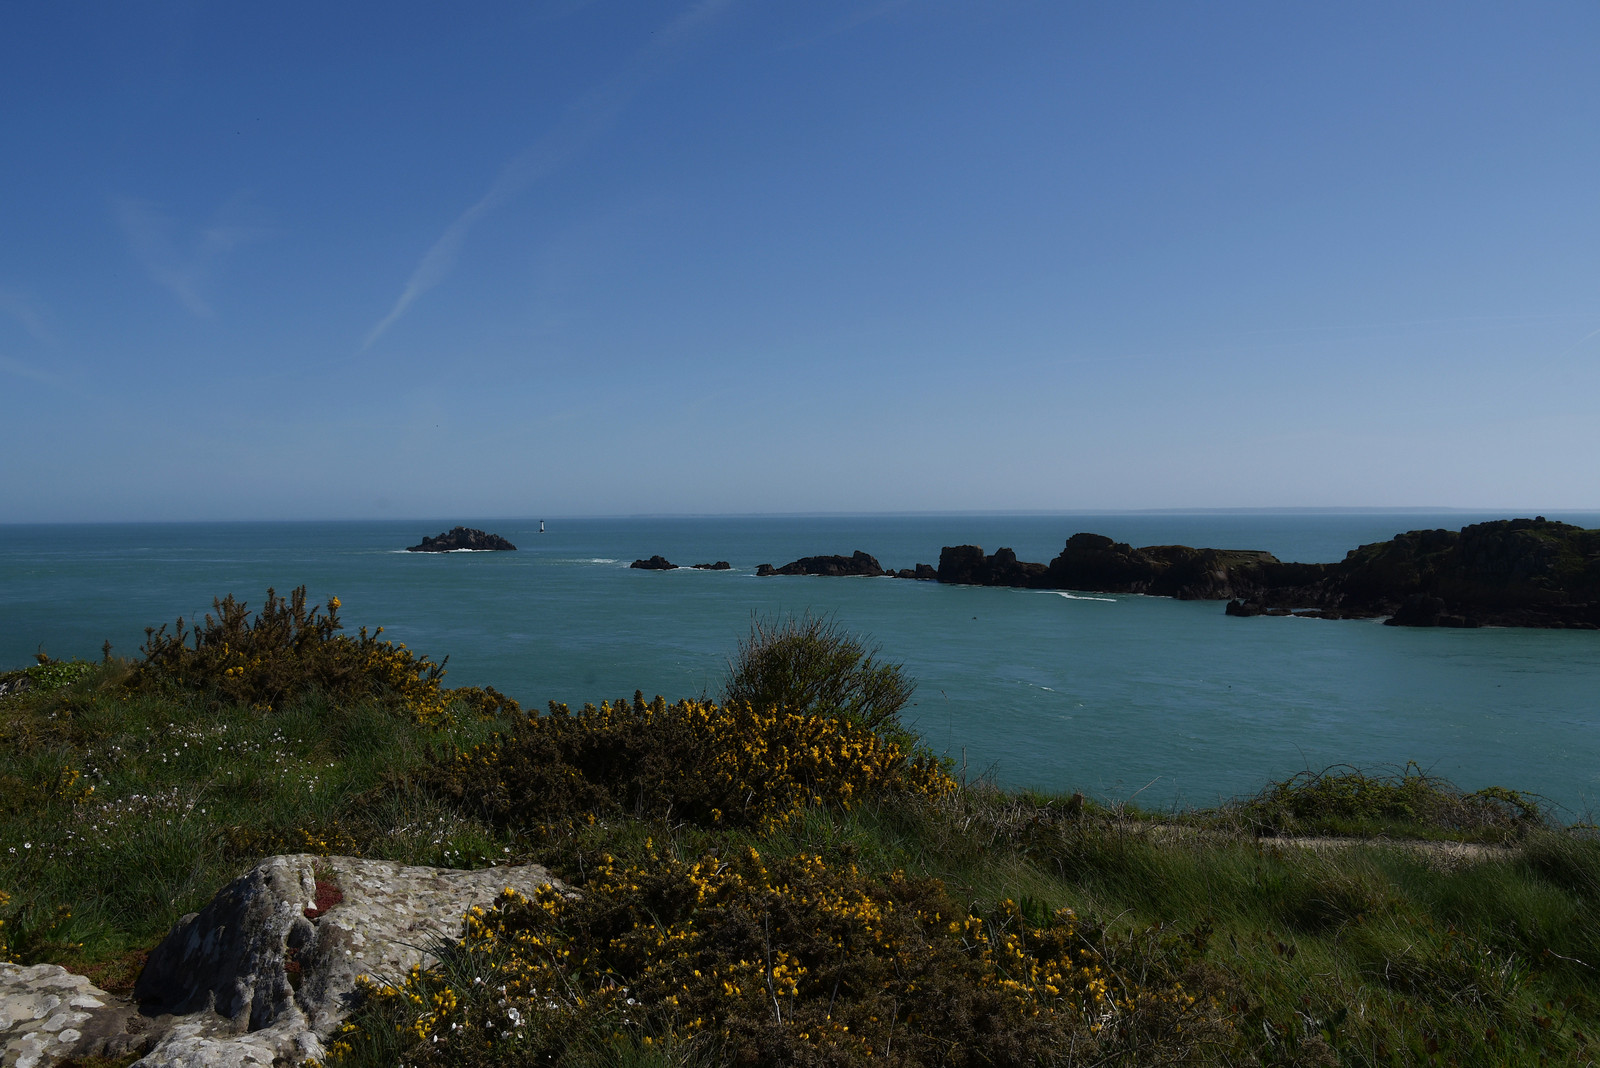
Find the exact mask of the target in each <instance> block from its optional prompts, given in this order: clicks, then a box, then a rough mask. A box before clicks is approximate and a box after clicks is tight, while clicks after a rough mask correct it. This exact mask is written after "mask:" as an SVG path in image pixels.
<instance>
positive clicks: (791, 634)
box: [722, 615, 917, 747]
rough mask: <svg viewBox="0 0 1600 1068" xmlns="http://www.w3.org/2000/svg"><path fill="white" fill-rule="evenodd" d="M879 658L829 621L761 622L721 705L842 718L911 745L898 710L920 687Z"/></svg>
mask: <svg viewBox="0 0 1600 1068" xmlns="http://www.w3.org/2000/svg"><path fill="white" fill-rule="evenodd" d="M877 656H878V649H877V648H876V647H871V648H869V647H868V646H866V645H865V644H863V643H862V642H861V641H860V640H859V639H857V638H855V637H853V636H851V635H849V634H846V633H845V632H844V631H842V630H840V629H839V627H838V626H837V625H836V624H835V623H834V622H833V621H832V620H830V619H823V618H818V617H816V616H809V615H807V616H802V617H800V618H798V619H795V618H789V619H785V620H783V621H782V622H765V621H762V620H759V619H758V620H755V621H754V622H753V623H752V624H751V626H750V636H749V637H748V638H746V639H745V640H744V641H741V642H740V643H739V649H738V651H737V652H736V653H735V654H734V657H733V659H732V660H731V661H730V662H729V664H728V674H727V678H726V680H725V681H724V683H723V687H722V703H723V704H724V705H730V706H731V705H741V704H748V705H751V706H752V707H754V708H757V709H768V708H777V709H783V710H785V711H789V712H798V713H800V714H801V715H806V716H822V717H834V718H838V719H844V720H848V721H849V722H851V723H854V724H857V725H859V726H862V727H865V728H867V729H868V730H870V731H872V732H874V733H875V734H880V735H882V736H883V737H885V738H888V739H890V740H892V741H895V742H898V743H899V744H901V745H902V746H906V747H909V746H910V745H911V744H912V742H913V736H912V735H911V734H910V732H909V731H906V730H905V729H904V728H903V727H901V725H900V710H901V709H902V708H904V707H905V706H906V704H907V703H908V702H909V701H910V700H911V695H912V694H913V693H914V692H915V691H916V688H917V687H916V683H915V682H914V681H912V680H911V679H910V678H908V677H906V674H905V672H904V671H903V670H902V669H901V665H899V664H888V663H884V662H882V661H880V660H878V659H877Z"/></svg>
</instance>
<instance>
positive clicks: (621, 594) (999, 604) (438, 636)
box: [0, 512, 1600, 819]
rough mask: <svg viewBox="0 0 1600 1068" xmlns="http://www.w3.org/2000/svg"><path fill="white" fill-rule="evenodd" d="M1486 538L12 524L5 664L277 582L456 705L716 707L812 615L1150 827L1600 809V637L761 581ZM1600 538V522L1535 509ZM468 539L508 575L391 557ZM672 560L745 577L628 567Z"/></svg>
mask: <svg viewBox="0 0 1600 1068" xmlns="http://www.w3.org/2000/svg"><path fill="white" fill-rule="evenodd" d="M1506 517H1507V516H1506V515H1505V514H1503V513H1501V514H1495V515H1487V514H1485V515H1478V514H1470V513H1460V512H1452V513H1443V514H1441V513H1396V512H1382V513H1343V512H1340V513H1289V514H1268V513H1199V514H1166V513H1141V514H1130V515H1118V514H1070V515H1049V516H1039V515H1027V516H976V515H952V516H924V515H919V516H807V517H760V518H729V517H715V518H631V519H563V518H560V517H556V516H546V517H544V518H545V521H546V524H547V533H545V534H543V535H541V534H539V533H537V531H538V526H539V519H538V518H537V517H533V518H528V519H515V520H507V519H498V520H489V519H481V518H475V517H471V516H461V517H451V518H448V519H432V520H405V521H372V522H367V521H362V522H319V523H311V522H294V523H289V522H284V523H196V524H122V525H117V524H107V525H59V526H24V525H10V526H0V667H11V666H22V665H24V664H26V663H30V662H31V660H32V656H33V653H34V652H35V650H36V649H40V648H42V649H44V650H45V651H47V652H48V653H50V654H51V655H52V656H57V657H72V656H77V657H86V658H96V657H98V656H99V654H100V647H101V643H102V642H103V641H105V640H107V639H109V640H110V641H111V643H112V645H113V647H114V650H115V651H116V652H117V653H119V654H121V655H125V656H132V655H136V653H137V650H138V648H139V645H140V644H141V642H142V641H143V640H144V628H145V627H146V626H150V625H157V624H160V623H164V622H165V623H170V622H171V621H172V620H173V619H174V618H176V617H177V616H179V615H183V616H185V617H188V618H194V617H196V616H198V615H201V614H203V613H204V612H205V611H207V610H209V608H210V606H211V600H212V598H213V597H215V596H221V595H222V594H225V593H230V592H231V593H233V594H235V595H236V596H238V597H239V598H241V599H243V600H245V601H247V602H249V603H250V604H251V605H252V606H255V605H259V604H260V602H261V599H262V597H263V594H264V592H265V590H266V589H267V588H268V587H269V586H270V587H274V588H276V589H277V590H278V591H279V592H280V593H286V592H287V591H289V590H290V589H292V588H293V587H295V586H298V585H301V584H304V585H306V586H308V587H309V590H310V594H311V596H312V597H313V598H315V599H318V600H326V599H327V598H328V597H329V596H333V595H337V596H338V597H339V598H340V599H341V600H342V601H343V604H344V608H343V610H342V615H343V617H344V620H345V622H346V624H347V625H348V626H349V627H350V628H351V629H352V630H353V629H354V628H355V627H357V626H360V625H367V626H369V627H374V626H380V625H381V626H383V627H384V628H385V635H386V636H387V637H391V638H394V639H396V640H398V641H402V642H405V643H406V644H407V645H409V646H410V647H411V648H412V649H414V650H417V651H419V652H424V653H427V654H429V655H430V656H431V657H433V658H434V659H435V660H438V659H441V658H443V657H445V656H446V655H448V656H449V658H450V659H449V667H448V672H449V673H448V676H447V678H446V682H447V683H448V684H450V685H458V686H459V685H468V684H479V685H483V684H488V685H493V686H495V687H497V688H499V689H501V690H503V691H505V692H507V693H509V694H511V695H512V696H514V697H516V698H518V699H519V700H521V701H523V702H524V703H525V704H531V705H534V706H536V707H537V706H542V705H543V704H544V703H545V702H546V701H548V700H552V699H554V700H558V701H564V702H569V703H571V704H574V705H577V704H581V703H583V702H584V701H591V700H592V701H599V700H601V699H603V698H612V697H617V696H619V695H631V694H632V693H633V691H634V690H635V689H642V690H644V691H645V693H646V694H654V693H661V694H664V695H666V696H667V697H669V698H675V697H681V696H698V695H701V694H715V693H716V692H717V690H718V688H719V686H720V682H721V677H722V674H723V671H724V669H725V665H726V660H727V657H728V655H729V654H730V653H731V652H732V651H733V649H734V647H735V645H736V643H737V641H738V639H739V638H740V637H741V636H743V635H745V634H747V633H748V631H749V627H750V622H751V620H752V618H753V617H755V616H771V615H774V614H781V613H800V612H807V611H809V612H812V613H821V614H827V615H831V616H833V617H835V618H836V619H837V621H838V622H839V623H840V624H841V625H843V626H844V627H845V628H847V629H849V630H851V631H855V632H859V633H864V634H866V635H869V636H870V637H871V638H872V640H873V641H875V642H876V643H877V644H879V645H880V646H881V647H882V650H883V652H884V654H885V655H886V656H888V657H889V658H890V659H893V660H898V661H901V662H903V663H904V665H905V668H906V670H907V671H908V672H909V673H910V674H911V675H912V676H914V677H915V678H916V679H917V680H918V683H919V689H918V692H917V697H916V704H915V707H914V708H913V709H912V710H911V713H910V718H911V720H912V721H913V722H914V724H915V725H916V726H917V727H918V728H919V729H920V730H921V731H922V732H923V734H924V736H925V737H926V738H927V740H928V741H929V742H930V743H932V745H933V746H934V748H935V749H938V750H941V751H945V752H948V753H950V754H951V755H952V756H953V757H954V758H955V759H956V760H957V761H958V762H963V763H964V765H965V767H966V769H967V774H968V775H969V776H977V775H979V774H990V775H992V776H993V777H994V778H995V779H996V780H997V781H999V782H1000V783H1002V784H1005V785H1008V786H1036V787H1043V788H1048V789H1051V790H1071V789H1081V790H1083V791H1085V792H1086V793H1090V794H1092V795H1098V796H1101V797H1104V798H1110V799H1126V798H1129V797H1134V796H1137V799H1138V801H1139V802H1140V803H1141V804H1145V805H1154V804H1173V803H1177V804H1211V803H1214V802H1216V801H1217V800H1218V799H1219V798H1223V797H1230V796H1234V795H1238V794H1242V793H1250V792H1253V791H1255V790H1257V789H1259V788H1260V787H1261V786H1262V785H1263V784H1264V783H1265V782H1267V781H1268V780H1270V779H1274V778H1282V777H1285V776H1287V775H1290V774H1292V773H1294V772H1296V771H1299V770H1302V769H1307V768H1310V769H1321V768H1323V767H1325V766H1328V765H1331V764H1335V763H1340V762H1347V763H1352V764H1356V765H1360V766H1362V767H1366V768H1378V767H1380V766H1383V765H1401V764H1404V763H1405V762H1406V761H1408V760H1415V761H1417V762H1419V763H1420V764H1421V765H1422V766H1423V767H1424V768H1425V769H1428V770H1430V771H1432V772H1433V773H1435V774H1439V775H1444V776H1447V777H1449V778H1451V779H1453V780H1455V781H1456V782H1457V783H1459V784H1460V785H1462V786H1466V787H1470V788H1476V787H1481V786H1487V785H1503V786H1509V787H1513V788H1518V789H1526V790H1532V791H1535V792H1537V793H1541V794H1543V795H1545V796H1546V797H1548V798H1550V799H1551V800H1552V801H1554V802H1556V803H1558V804H1559V805H1561V806H1563V808H1564V809H1565V813H1564V815H1565V818H1567V819H1580V818H1586V817H1587V813H1588V811H1589V808H1590V806H1591V805H1593V804H1594V803H1595V802H1596V800H1597V799H1600V633H1595V632H1576V631H1539V630H1519V629H1485V630H1474V631H1449V630H1412V629H1405V628H1394V627H1384V626H1381V625H1380V624H1378V623H1377V622H1364V621H1337V622H1330V621H1324V620H1311V619H1276V618H1255V619H1232V618H1228V617H1226V616H1225V615H1224V614H1223V611H1222V605H1221V604H1220V603H1219V602H1214V601H1198V602H1196V601H1191V602H1179V601H1171V600H1165V599H1160V598H1146V597H1126V596H1117V597H1109V598H1106V597H1098V596H1067V595H1063V594H1060V593H1056V592H1046V591H1025V590H1006V589H980V588H970V587H958V586H940V585H937V584H934V583H927V582H912V581H905V580H898V579H837V578H834V579H830V578H765V579H758V578H756V577H755V576H754V571H755V567H756V565H757V564H762V563H772V564H777V565H781V564H784V563H787V562H788V561H790V560H792V559H795V558H796V557H799V556H805V555H813V554H819V553H849V552H851V551H853V550H856V549H862V550H865V551H867V552H869V553H872V554H873V555H875V556H877V557H878V559H879V560H880V561H881V562H882V563H883V565H884V566H885V567H888V568H900V567H909V566H911V565H913V564H916V563H919V562H922V563H937V562H938V557H939V549H940V547H941V546H943V545H957V544H968V543H970V544H977V545H981V546H983V547H984V549H985V550H986V551H991V552H992V551H993V550H995V549H997V548H1000V547H1002V546H1009V547H1011V548H1013V549H1015V550H1016V551H1017V553H1018V555H1019V556H1020V557H1022V558H1023V559H1027V560H1040V561H1048V560H1049V559H1050V558H1052V557H1053V556H1055V555H1056V553H1058V552H1059V551H1060V549H1061V546H1062V544H1063V543H1064V542H1065V541H1066V539H1067V538H1068V537H1069V536H1070V535H1071V534H1073V533H1075V532H1077V531H1080V530H1089V531H1094V532H1096V533H1101V534H1107V535H1110V536H1111V537H1113V538H1116V539H1118V540H1123V541H1129V542H1132V543H1133V544H1135V545H1149V544H1171V543H1181V544H1188V545H1203V546H1215V547H1220V548H1248V549H1266V550H1268V551H1270V552H1273V553H1275V554H1276V555H1277V556H1279V557H1280V558H1281V559H1285V560H1309V561H1325V560H1336V559H1339V558H1341V557H1342V556H1343V555H1344V554H1345V552H1346V551H1348V550H1349V549H1352V548H1354V547H1355V546H1357V545H1359V544H1362V543H1365V542H1371V541H1378V540H1382V539H1385V538H1389V537H1392V536H1393V535H1394V534H1396V533H1398V532H1400V531H1404V530H1410V529H1417V528H1423V527H1452V528H1455V527H1460V526H1462V525H1464V524H1466V523H1471V522H1477V521H1480V520H1483V519H1491V518H1506ZM1549 517H1550V518H1552V519H1563V520H1566V521H1568V522H1573V523H1578V524H1580V525H1583V526H1589V527H1593V526H1600V513H1567V514H1561V513H1549ZM457 524H464V525H468V526H476V527H481V528H483V529H486V530H490V531H493V532H495V533H499V534H502V535H504V536H505V537H507V538H509V539H510V540H511V541H513V542H514V543H516V544H517V545H518V546H519V550H520V551H518V552H515V553H452V554H443V555H435V554H419V553H406V552H403V551H400V550H402V549H403V547H404V546H406V545H412V544H415V543H416V542H418V541H419V540H420V539H421V537H422V536H423V535H424V534H428V535H432V534H437V533H439V532H440V531H441V530H444V529H446V528H447V527H450V526H454V525H457ZM655 553H660V554H661V555H663V556H666V557H667V558H668V559H670V560H672V561H673V562H674V563H678V564H695V563H709V562H711V561H715V560H727V561H729V562H730V563H731V564H732V565H733V570H731V571H724V572H702V571H692V570H681V571H672V572H647V571H635V570H630V569H629V568H628V564H629V562H631V561H632V560H634V559H635V558H638V557H648V556H650V555H652V554H655Z"/></svg>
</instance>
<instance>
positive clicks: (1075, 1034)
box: [343, 847, 1226, 1066]
mask: <svg viewBox="0 0 1600 1068" xmlns="http://www.w3.org/2000/svg"><path fill="white" fill-rule="evenodd" d="M1117 941H1118V940H1116V939H1110V938H1108V937H1107V935H1106V932H1105V931H1104V930H1103V929H1102V928H1100V927H1098V926H1096V925H1093V924H1086V923H1083V922H1081V921H1080V920H1079V919H1078V917H1077V916H1076V915H1074V914H1073V913H1072V912H1071V911H1070V910H1065V909H1063V910H1059V911H1057V912H1055V913H1053V914H1050V915H1047V916H1043V917H1040V918H1039V920H1038V921H1037V922H1036V921H1034V920H1032V919H1030V918H1029V917H1027V916H1025V915H1024V913H1023V910H1022V909H1020V908H1019V907H1018V906H1016V905H1015V904H1014V903H1012V902H1010V901H1006V902H1003V903H1002V904H1001V905H1000V906H999V907H998V908H997V909H995V910H993V911H991V912H988V913H980V912H975V911H973V910H971V909H969V908H966V907H963V906H961V905H958V904H957V903H956V902H955V901H954V900H952V899H951V898H950V896H949V895H948V894H947V893H946V891H945V888H944V886H943V884H942V883H940V882H939V881H938V880H935V879H929V878H925V877H907V876H905V875H903V874H901V873H898V872H897V873H894V874H891V875H887V876H883V877H870V876H867V875H864V874H863V873H861V872H860V871H858V870H856V869H855V867H854V866H851V865H837V864H829V863H827V862H825V861H824V860H823V858H821V857H820V856H815V855H807V854H804V853H801V854H798V855H794V856H789V857H785V858H782V859H774V860H771V861H769V860H767V859H766V858H763V857H762V855H761V854H760V853H758V852H757V851H756V850H755V849H752V848H748V847H746V848H745V849H742V850H738V851H736V852H734V853H733V854H732V855H730V856H727V857H724V856H720V855H717V854H714V853H713V854H706V855H702V856H700V857H697V858H695V859H693V860H692V861H685V860H680V859H677V858H674V857H671V856H661V855H656V854H654V853H652V854H651V855H649V856H648V857H647V858H645V859H644V861H643V862H642V863H632V864H628V863H624V862H621V861H617V860H615V859H613V858H610V857H607V858H605V860H604V861H603V863H602V864H601V865H600V867H599V868H598V870H596V871H595V872H594V873H593V874H592V876H591V877H590V878H589V879H588V881H587V882H586V883H585V884H584V885H583V887H582V890H581V892H580V893H578V894H574V895H566V894H563V893H560V892H558V891H556V890H554V889H552V888H549V887H545V888H542V889H541V890H540V891H539V892H537V893H536V894H535V895H534V896H533V897H532V898H531V899H530V898H527V897H523V896H522V895H520V894H517V893H516V892H514V891H509V890H508V891H506V892H505V893H504V894H503V895H502V896H501V898H500V900H499V901H498V902H497V903H496V904H495V905H494V906H493V907H492V908H488V909H484V908H475V909H473V911H472V912H471V913H470V914H469V915H468V917H467V927H466V934H465V937H464V938H463V940H462V941H461V942H460V943H459V944H458V946H457V947H456V949H455V951H454V957H455V958H456V959H455V960H454V962H453V963H450V964H448V965H446V966H445V967H443V968H441V969H436V970H433V971H428V972H425V971H423V970H421V969H418V970H415V971H413V972H412V974H411V976H410V978H409V979H408V981H407V982H406V983H405V984H404V985H403V986H402V987H400V988H384V989H378V988H373V989H372V991H371V992H372V994H373V997H372V999H371V1001H370V1002H369V1005H368V1007H367V1009H366V1010H365V1011H364V1012H363V1013H362V1014H361V1015H360V1016H358V1017H357V1019H356V1021H355V1023H354V1024H353V1026H351V1027H350V1029H349V1030H348V1031H347V1032H346V1033H345V1035H344V1036H343V1039H344V1047H343V1052H346V1053H351V1054H355V1053H357V1051H358V1050H359V1049H361V1048H363V1047H366V1046H368V1045H369V1044H371V1043H372V1042H373V1041H374V1039H376V1040H377V1041H380V1042H387V1041H389V1040H391V1038H392V1037H393V1036H398V1038H399V1039H400V1040H401V1041H400V1047H401V1048H400V1049H398V1050H395V1051H394V1052H396V1053H397V1054H398V1059H399V1060H400V1061H401V1062H403V1063H407V1064H463V1063H472V1061H473V1060H475V1059H477V1058H479V1057H484V1058H487V1059H494V1060H496V1062H497V1063H511V1061H512V1060H514V1059H516V1058H517V1057H521V1058H525V1059H528V1060H532V1059H541V1060H542V1059H550V1060H555V1061H558V1062H564V1055H565V1053H566V1046H567V1044H568V1043H569V1042H570V1041H571V1039H572V1036H574V1035H580V1034H585V1033H588V1034H593V1033H594V1032H596V1031H597V1030H599V1031H602V1032H603V1031H605V1030H611V1031H614V1032H617V1033H618V1035H619V1037H622V1038H624V1039H625V1040H627V1041H630V1042H631V1043H634V1044H636V1045H637V1046H642V1047H647V1048H648V1047H654V1046H663V1047H669V1048H678V1049H683V1048H688V1047H693V1046H695V1045H697V1044H698V1045H699V1046H700V1047H701V1048H702V1049H708V1050H714V1051H716V1052H717V1054H718V1057H719V1060H720V1061H721V1062H722V1063H734V1064H759V1065H789V1064H806V1065H823V1064H829V1065H848V1064H896V1065H908V1066H909V1065H924V1064H947V1065H958V1066H959V1065H979V1064H983V1065H1016V1066H1022V1065H1039V1064H1050V1063H1060V1062H1066V1061H1069V1060H1073V1059H1074V1057H1076V1058H1078V1059H1080V1060H1083V1059H1090V1058H1089V1057H1088V1055H1089V1054H1091V1053H1093V1054H1095V1058H1094V1059H1098V1058H1099V1057H1106V1056H1114V1055H1116V1054H1117V1053H1119V1052H1120V1053H1133V1052H1138V1053H1139V1054H1141V1055H1142V1056H1145V1057H1148V1058H1150V1059H1151V1060H1152V1061H1154V1060H1160V1061H1162V1062H1164V1063H1174V1062H1181V1061H1183V1060H1186V1059H1190V1058H1192V1057H1193V1056H1195V1055H1196V1054H1197V1053H1198V1052H1199V1051H1200V1050H1202V1049H1203V1048H1204V1047H1205V1046H1206V1045H1208V1044H1209V1043H1211V1042H1213V1041H1215V1040H1216V1039H1217V1038H1218V1036H1220V1035H1223V1034H1225V1033H1226V1026H1225V1025H1223V1024H1221V1023H1220V1022H1219V1019H1218V1012H1219V1003H1218V1002H1217V1001H1216V1000H1215V999H1214V998H1212V997H1210V996H1209V995H1207V994H1205V993H1203V992H1199V991H1198V989H1197V991H1196V992H1191V991H1189V990H1186V988H1185V979H1186V978H1188V979H1189V981H1190V984H1191V985H1196V984H1198V986H1204V985H1205V984H1206V982H1207V980H1206V979H1205V977H1204V975H1203V974H1202V972H1201V971H1200V970H1199V969H1197V968H1196V967H1195V962H1196V961H1197V959H1198V957H1199V955H1200V953H1201V952H1202V950H1203V947H1204V942H1203V940H1201V939H1192V940H1188V941H1183V940H1170V939H1169V940H1167V944H1166V945H1165V946H1164V947H1163V950H1162V951H1161V952H1159V953H1156V954H1154V955H1153V956H1150V957H1149V959H1147V960H1146V967H1145V969H1144V974H1143V975H1142V976H1141V977H1140V978H1139V979H1138V980H1137V981H1135V980H1134V979H1133V977H1132V976H1131V975H1130V974H1119V973H1117V972H1116V971H1114V970H1113V968H1112V965H1111V961H1112V960H1113V959H1114V958H1115V956H1116V955H1117V953H1118V952H1119V949H1118V947H1117V946H1116V945H1115V943H1116V942H1117ZM447 956H450V954H447ZM469 976H470V978H468V977H469ZM463 980H465V981H463ZM579 1022H581V1026H575V1024H578V1023H579ZM439 1036H444V1037H448V1039H449V1042H448V1044H447V1045H441V1044H440V1043H439Z"/></svg>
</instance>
